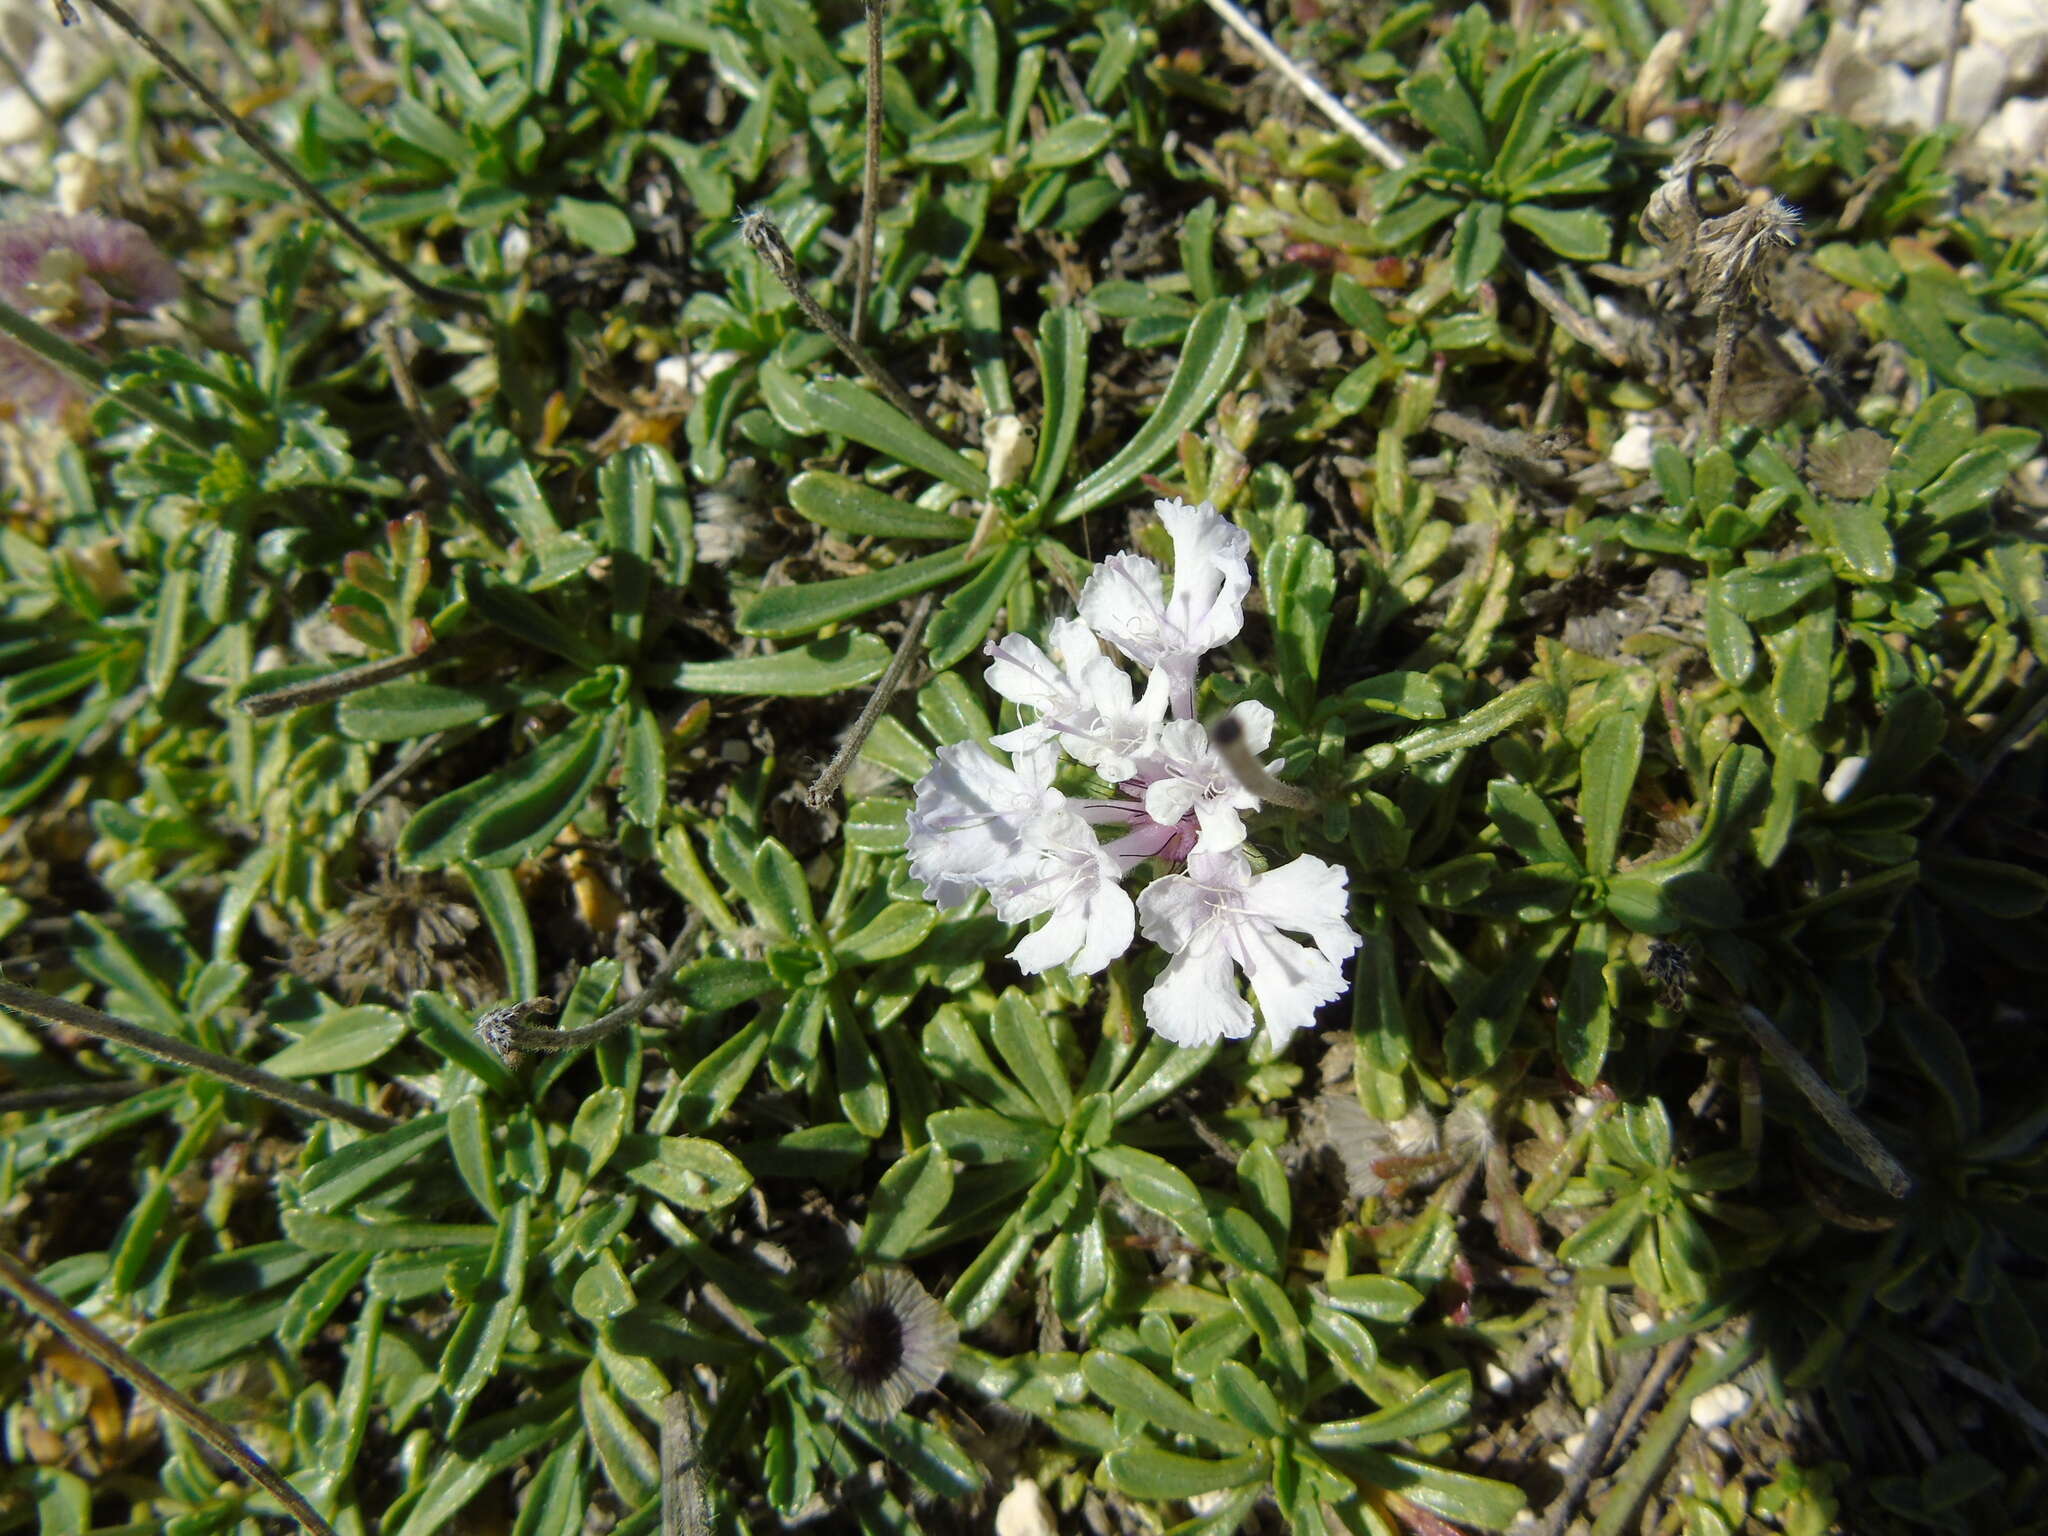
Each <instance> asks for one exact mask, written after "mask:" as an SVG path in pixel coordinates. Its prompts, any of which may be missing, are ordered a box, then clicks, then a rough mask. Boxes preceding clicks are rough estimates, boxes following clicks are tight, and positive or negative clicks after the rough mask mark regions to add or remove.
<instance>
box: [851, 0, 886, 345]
mask: <svg viewBox="0 0 2048 1536" xmlns="http://www.w3.org/2000/svg"><path fill="white" fill-rule="evenodd" d="M882 5H883V0H867V14H868V81H867V84H868V122H867V149H866V154H865V157H864V165H863V168H862V173H861V183H860V253H859V255H857V256H856V257H855V258H854V262H855V266H854V276H853V328H852V333H851V334H852V336H853V339H854V340H855V341H859V340H860V339H861V333H862V331H864V330H865V329H866V328H867V318H868V302H869V299H870V297H871V296H872V294H873V292H874V283H875V205H876V204H877V203H879V202H881V200H882Z"/></svg>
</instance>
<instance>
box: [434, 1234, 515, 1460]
mask: <svg viewBox="0 0 2048 1536" xmlns="http://www.w3.org/2000/svg"><path fill="white" fill-rule="evenodd" d="M529 1215H530V1212H529V1208H528V1206H527V1203H526V1200H525V1199H524V1198H523V1197H522V1198H520V1199H518V1200H515V1201H513V1202H512V1207H511V1209H510V1210H509V1211H507V1212H506V1213H505V1217H504V1220H503V1221H502V1222H501V1223H500V1225H499V1228H498V1240H497V1242H496V1243H495V1244H493V1245H492V1248H491V1256H490V1259H489V1260H488V1261H487V1263H486V1264H485V1268H484V1287H485V1288H484V1290H483V1291H482V1292H481V1293H480V1294H479V1295H478V1296H477V1298H476V1299H475V1300H474V1301H473V1302H471V1303H470V1305H469V1306H467V1307H465V1308H463V1309H462V1312H461V1315H460V1316H459V1317H457V1319H456V1321H455V1331H454V1332H453V1333H451V1334H450V1335H449V1336H448V1343H447V1345H446V1346H445V1347H444V1348H443V1349H442V1351H441V1370H440V1377H441V1390H442V1392H443V1393H445V1394H446V1396H447V1398H448V1400H449V1402H450V1403H452V1404H453V1405H454V1413H453V1415H452V1417H451V1420H450V1433H453V1432H454V1431H455V1430H456V1429H458V1428H459V1427H460V1426H461V1423H462V1420H463V1419H464V1418H465V1417H466V1416H467V1415H468V1412H469V1405H470V1404H471V1403H473V1402H474V1401H476V1396H477V1394H478V1393H479V1392H481V1391H483V1389H484V1387H485V1386H486V1385H487V1384H488V1383H489V1381H490V1379H491V1378H492V1377H493V1376H495V1375H497V1373H498V1363H499V1362H500V1361H501V1360H502V1359H503V1358H504V1356H505V1343H506V1340H508V1339H509V1338H511V1336H512V1324H513V1321H514V1320H515V1319H516V1318H517V1317H518V1315H519V1310H520V1307H521V1305H522V1302H523V1300H524V1297H525V1292H526V1245H527V1231H528V1221H529Z"/></svg>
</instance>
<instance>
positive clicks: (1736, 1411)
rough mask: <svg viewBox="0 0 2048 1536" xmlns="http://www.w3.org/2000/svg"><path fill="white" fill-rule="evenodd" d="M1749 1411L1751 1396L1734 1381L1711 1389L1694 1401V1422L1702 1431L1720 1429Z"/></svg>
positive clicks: (1725, 1382)
mask: <svg viewBox="0 0 2048 1536" xmlns="http://www.w3.org/2000/svg"><path fill="white" fill-rule="evenodd" d="M1748 1411H1749V1394H1748V1393H1747V1392H1745V1391H1743V1390H1742V1388H1740V1387H1738V1386H1736V1385H1735V1383H1734V1382H1732V1381H1724V1382H1722V1383H1721V1385H1720V1386H1718V1387H1709V1388H1708V1389H1707V1390H1706V1391H1704V1392H1702V1393H1701V1394H1700V1395H1699V1396H1698V1397H1696V1398H1694V1399H1693V1400H1692V1410H1691V1412H1692V1421H1693V1423H1694V1424H1696V1425H1698V1426H1699V1427H1700V1428H1701V1429H1719V1428H1720V1427H1721V1426H1722V1425H1723V1424H1732V1423H1734V1422H1735V1420H1737V1419H1739V1418H1741V1417H1742V1415H1743V1414H1745V1413H1747V1412H1748Z"/></svg>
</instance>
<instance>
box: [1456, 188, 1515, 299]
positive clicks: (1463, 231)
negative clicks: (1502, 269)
mask: <svg viewBox="0 0 2048 1536" xmlns="http://www.w3.org/2000/svg"><path fill="white" fill-rule="evenodd" d="M1504 213H1505V210H1504V209H1503V208H1502V207H1501V205H1500V204H1499V203H1493V202H1485V203H1467V204H1466V205H1465V211H1464V212H1463V213H1461V214H1459V215H1458V222H1457V224H1456V226H1455V227H1454V228H1453V229H1452V231H1451V281H1452V282H1453V283H1454V284H1455V285H1456V286H1457V289H1458V292H1460V293H1471V292H1473V291H1474V290H1476V289H1477V288H1478V287H1479V285H1480V284H1481V283H1483V282H1485V281H1486V280H1487V279H1488V278H1489V277H1491V276H1493V274H1494V271H1495V269H1496V268H1498V267H1499V266H1500V261H1501V257H1503V256H1505V255H1506V254H1507V249H1508V247H1507V241H1506V240H1505V239H1503V238H1502V236H1501V219H1502V216H1503V214H1504Z"/></svg>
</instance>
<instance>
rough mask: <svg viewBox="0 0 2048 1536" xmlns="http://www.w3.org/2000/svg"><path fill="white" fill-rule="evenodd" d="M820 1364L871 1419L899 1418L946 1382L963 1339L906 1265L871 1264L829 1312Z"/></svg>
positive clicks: (859, 1411)
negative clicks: (882, 1266) (909, 1405)
mask: <svg viewBox="0 0 2048 1536" xmlns="http://www.w3.org/2000/svg"><path fill="white" fill-rule="evenodd" d="M820 1334H821V1337H820V1339H819V1349H818V1367H819V1372H820V1374H821V1375H823V1377H824V1378H825V1384H826V1385H827V1386H828V1387H830V1388H831V1389H832V1390H833V1391H834V1392H836V1393H838V1394H839V1396H840V1397H841V1398H842V1399H844V1401H845V1403H846V1406H847V1407H849V1408H851V1409H852V1410H853V1411H854V1412H855V1413H857V1414H859V1415H860V1416H861V1417H862V1418H864V1419H870V1420H879V1419H886V1418H891V1417H893V1416H894V1415H895V1414H897V1413H899V1412H900V1411H902V1408H903V1406H904V1404H906V1403H908V1402H909V1401H910V1400H911V1399H912V1398H913V1397H916V1396H917V1395H918V1393H920V1392H928V1391H930V1390H931V1389H932V1388H933V1387H935V1386H937V1385H938V1384H939V1378H940V1377H942V1376H944V1375H945V1374H946V1368H947V1367H948V1366H949V1365H951V1364H952V1363H953V1352H954V1350H955V1349H956V1348H958V1346H959V1343H960V1330H959V1326H958V1325H957V1324H956V1323H954V1321H953V1318H952V1314H950V1313H949V1312H947V1311H946V1309H945V1308H944V1307H942V1306H940V1305H939V1303H938V1302H937V1301H935V1300H933V1299H932V1296H931V1293H930V1292H928V1291H926V1290H925V1288H924V1287H923V1286H921V1285H919V1284H918V1283H917V1281H916V1280H915V1279H914V1278H912V1276H911V1274H910V1272H909V1271H908V1270H904V1269H879V1270H870V1271H869V1272H867V1273H866V1274H864V1275H862V1276H861V1277H860V1278H859V1279H857V1280H855V1281H854V1282H853V1284H851V1285H849V1286H848V1287H847V1288H846V1290H845V1291H844V1293H842V1294H841V1295H840V1297H839V1299H838V1300H837V1301H835V1302H833V1303H832V1305H831V1306H830V1307H828V1308H826V1310H825V1316H824V1319H823V1322H822V1324H821V1325H820Z"/></svg>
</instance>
